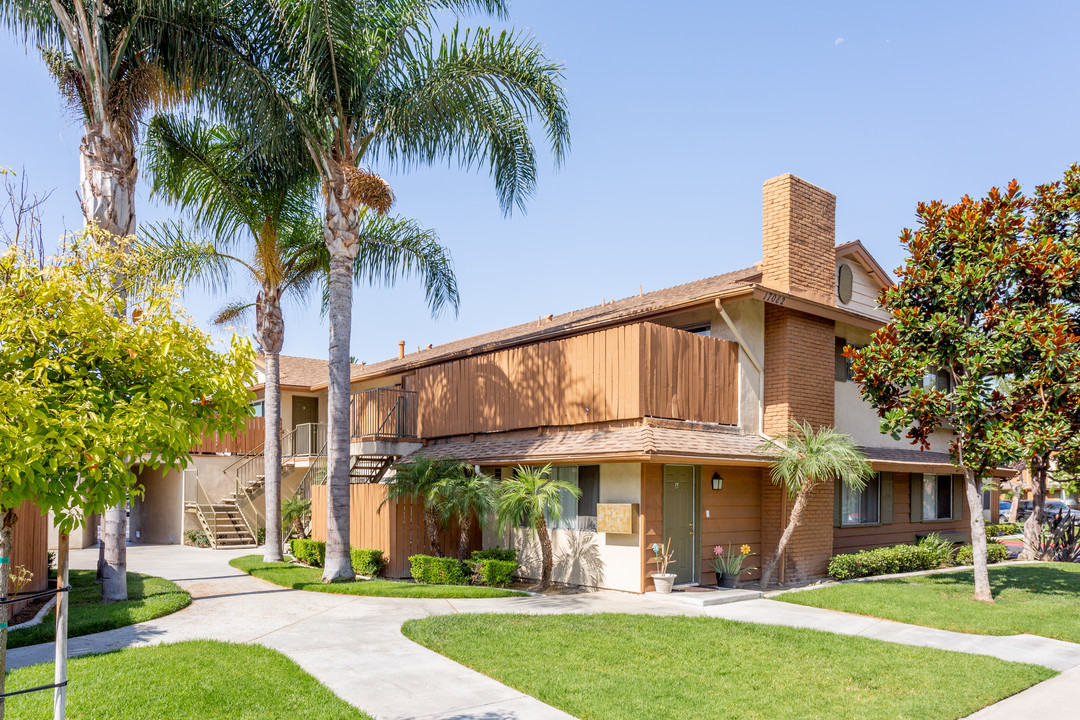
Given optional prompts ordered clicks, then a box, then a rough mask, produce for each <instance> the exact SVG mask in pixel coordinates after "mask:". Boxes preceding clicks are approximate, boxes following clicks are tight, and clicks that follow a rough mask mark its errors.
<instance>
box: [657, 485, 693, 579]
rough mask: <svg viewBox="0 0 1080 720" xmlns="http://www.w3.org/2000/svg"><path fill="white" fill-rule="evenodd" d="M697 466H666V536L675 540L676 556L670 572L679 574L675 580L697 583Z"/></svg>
mask: <svg viewBox="0 0 1080 720" xmlns="http://www.w3.org/2000/svg"><path fill="white" fill-rule="evenodd" d="M694 491H695V487H694V467H693V466H692V465H665V466H664V537H663V540H664V542H665V543H666V542H667V541H668V540H669V539H670V540H671V551H672V554H673V557H672V559H671V564H670V565H668V572H669V573H675V575H676V578H675V582H677V583H689V582H694V581H695V580H696V579H697V578H696V573H695V572H694V569H695V567H697V552H696V548H697V542H696V538H695V535H694V517H695V508H694V498H695V497H696V493H695V492H694Z"/></svg>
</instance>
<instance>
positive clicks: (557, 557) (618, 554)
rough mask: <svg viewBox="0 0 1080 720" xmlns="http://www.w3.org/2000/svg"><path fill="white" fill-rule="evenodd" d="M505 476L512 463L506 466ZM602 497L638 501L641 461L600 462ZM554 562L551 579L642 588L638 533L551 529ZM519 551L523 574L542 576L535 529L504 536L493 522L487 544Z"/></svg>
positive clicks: (604, 585)
mask: <svg viewBox="0 0 1080 720" xmlns="http://www.w3.org/2000/svg"><path fill="white" fill-rule="evenodd" d="M503 472H504V475H503V476H504V477H506V476H507V475H508V474H509V472H512V469H511V468H505V469H504V471H503ZM600 502H612V503H615V502H618V503H640V502H641V465H639V464H638V463H605V464H602V465H600ZM550 533H551V542H552V554H553V557H554V562H555V567H554V570H553V572H552V579H553V580H554V581H555V582H559V583H568V584H571V585H584V586H587V587H602V588H607V589H611V590H625V591H627V592H639V591H640V590H641V574H640V573H641V561H640V547H639V539H638V534H637V533H634V534H631V535H622V534H619V535H615V534H610V533H594V532H584V531H580V530H550ZM510 545H512V546H513V547H514V548H515V549H517V551H518V558H519V560H520V562H521V570H520V571H519V572H520V574H521V575H522V577H528V578H534V579H539V578H540V562H541V555H540V544H539V542H538V541H537V539H536V533H535V531H533V530H525V529H519V528H515V529H513V530H509V531H507V532H505V533H504V534H503V535H502V536H500V535H499V534H498V533H497V532H495V531H494V529H493V528H492V527H489V528H488V529H486V530H485V532H484V547H493V546H500V547H508V546H510Z"/></svg>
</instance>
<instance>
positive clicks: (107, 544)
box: [79, 121, 139, 603]
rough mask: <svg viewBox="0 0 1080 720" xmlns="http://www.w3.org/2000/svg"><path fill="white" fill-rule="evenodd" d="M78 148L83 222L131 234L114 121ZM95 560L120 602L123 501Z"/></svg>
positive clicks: (128, 158)
mask: <svg viewBox="0 0 1080 720" xmlns="http://www.w3.org/2000/svg"><path fill="white" fill-rule="evenodd" d="M83 130H84V133H83V139H82V143H81V144H80V146H79V202H80V203H81V205H82V211H83V219H84V221H85V222H86V224H87V225H96V226H97V227H98V228H100V229H102V230H104V231H106V232H108V233H111V234H112V235H114V236H116V237H127V236H129V235H132V234H134V233H135V181H136V180H137V179H138V175H139V171H138V165H137V163H136V159H135V154H134V153H133V152H132V151H130V150H129V149H128V148H127V146H126V145H125V143H124V141H123V139H122V135H121V133H120V131H119V129H118V128H117V127H116V124H115V123H112V122H109V121H104V122H101V123H91V122H88V123H86V124H85V125H84V127H83ZM104 524H105V529H104V532H103V533H102V538H101V541H102V552H101V556H100V559H99V564H98V576H99V577H100V579H101V601H102V602H106V603H108V602H120V601H123V600H127V599H128V594H127V537H126V535H125V531H126V529H127V503H126V502H121V503H119V504H118V505H116V506H115V507H111V508H109V509H108V510H106V511H105V523H104Z"/></svg>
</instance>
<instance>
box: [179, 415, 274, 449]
mask: <svg viewBox="0 0 1080 720" xmlns="http://www.w3.org/2000/svg"><path fill="white" fill-rule="evenodd" d="M265 439H266V418H261V417H252V418H248V419H247V426H246V427H245V428H244V429H243V430H241V431H240V432H238V433H233V434H231V435H219V434H217V433H214V434H213V435H205V436H203V439H202V441H201V442H199V444H197V445H196V446H195V447H193V448H191V453H192V454H193V455H224V454H230V455H247V454H248V453H250V452H254V451H255V450H256V449H258V447H259V446H260V445H262V444H263V441H264V440H265Z"/></svg>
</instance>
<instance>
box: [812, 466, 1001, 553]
mask: <svg viewBox="0 0 1080 720" xmlns="http://www.w3.org/2000/svg"><path fill="white" fill-rule="evenodd" d="M892 478H893V493H892V496H893V522H891V523H886V524H882V525H863V526H851V527H837V528H833V553H835V554H837V555H839V554H840V553H850V552H856V551H857V550H869V549H871V548H876V547H883V546H885V545H899V544H901V543H913V542H915V536H916V535H926V534H927V533H932V532H936V533H945V532H964V533H968V532H970V530H971V525H970V521H969V520H968V516H969V514H970V513H968V508H967V500H966V499H964V498H963V495H961V500H962V502H961V503H959V505H958V509H959V510H960V511H961V512H960V513H959V515H958V516H957V517H956V519H954V520H938V521H933V522H914V523H913V522H911V521H910V518H911V475H910V474H908V473H893V474H892ZM954 482H956V481H955V480H954ZM953 497H954V499H955V497H956V491H955V489H954V491H953ZM954 502H955V500H954ZM994 512H995V517H996V513H997V506H994ZM954 513H955V510H954Z"/></svg>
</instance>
